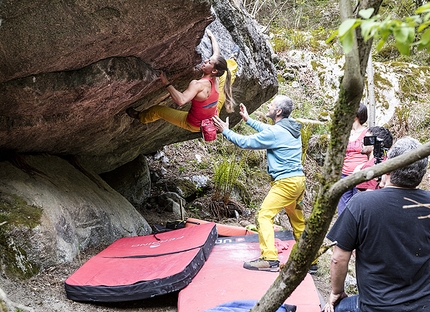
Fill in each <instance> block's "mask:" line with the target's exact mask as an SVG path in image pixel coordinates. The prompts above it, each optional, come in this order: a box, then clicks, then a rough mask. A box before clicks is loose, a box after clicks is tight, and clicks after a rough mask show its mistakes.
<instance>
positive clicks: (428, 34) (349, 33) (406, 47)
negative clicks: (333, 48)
mask: <svg viewBox="0 0 430 312" xmlns="http://www.w3.org/2000/svg"><path fill="white" fill-rule="evenodd" d="M373 13H374V9H373V8H369V9H366V10H361V11H360V12H359V16H360V17H361V18H357V19H353V18H349V19H346V20H345V21H343V22H342V24H341V25H340V26H339V28H338V30H336V31H335V32H334V33H333V35H332V36H331V37H330V38H329V39H328V40H327V41H328V42H330V41H331V40H333V39H334V38H335V37H336V36H338V37H339V40H340V42H341V44H342V46H343V48H344V52H345V54H348V53H349V52H350V51H351V50H352V49H353V42H354V31H355V30H356V28H357V27H360V29H361V35H362V37H363V39H364V41H365V42H367V41H368V40H369V39H371V38H375V39H377V40H378V43H377V45H376V50H377V51H380V50H381V49H382V47H383V46H384V45H385V43H386V42H387V40H388V39H389V38H390V36H393V37H394V39H395V46H396V48H397V49H398V50H399V52H400V53H401V54H403V55H410V52H411V48H412V47H415V46H416V47H417V48H418V50H424V49H426V50H427V52H430V28H429V27H428V26H430V3H427V4H425V5H423V6H421V7H419V8H418V9H417V10H415V14H416V15H412V16H407V17H405V18H404V20H400V19H392V18H391V17H387V18H385V19H384V20H381V15H379V14H377V15H373ZM372 15H373V16H372ZM417 36H418V37H419V36H420V39H419V40H416V37H417Z"/></svg>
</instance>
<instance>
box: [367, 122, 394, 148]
mask: <svg viewBox="0 0 430 312" xmlns="http://www.w3.org/2000/svg"><path fill="white" fill-rule="evenodd" d="M368 132H370V133H372V135H374V136H376V137H377V138H378V139H381V140H382V147H385V148H390V147H391V145H393V136H392V134H391V132H390V130H388V129H386V128H384V127H379V126H375V127H370V128H369V130H368Z"/></svg>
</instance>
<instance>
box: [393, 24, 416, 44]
mask: <svg viewBox="0 0 430 312" xmlns="http://www.w3.org/2000/svg"><path fill="white" fill-rule="evenodd" d="M414 34H415V29H414V28H413V27H400V28H396V29H394V31H393V35H394V38H396V41H397V42H401V43H404V44H407V43H410V42H411V41H410V39H411V38H412V40H413V38H414Z"/></svg>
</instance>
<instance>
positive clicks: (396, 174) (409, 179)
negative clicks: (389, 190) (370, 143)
mask: <svg viewBox="0 0 430 312" xmlns="http://www.w3.org/2000/svg"><path fill="white" fill-rule="evenodd" d="M421 145H422V144H421V143H420V142H418V140H416V139H414V138H411V137H403V138H401V139H399V140H397V142H396V143H395V144H394V145H393V146H392V147H391V149H390V150H389V151H388V154H387V156H388V158H389V159H391V158H394V157H397V156H400V155H403V154H404V153H407V152H409V151H412V150H414V149H416V148H418V147H419V146H421ZM427 165H428V158H427V157H425V158H423V159H420V160H417V161H416V162H414V163H412V164H410V165H408V166H406V167H403V168H400V169H396V170H393V171H391V172H390V182H391V183H392V184H393V185H395V186H400V187H408V188H415V187H417V186H418V185H419V184H420V183H421V180H422V179H423V177H424V175H425V173H426V171H427Z"/></svg>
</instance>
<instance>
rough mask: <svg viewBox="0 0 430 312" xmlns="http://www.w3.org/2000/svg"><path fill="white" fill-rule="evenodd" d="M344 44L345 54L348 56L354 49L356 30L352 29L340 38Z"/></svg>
mask: <svg viewBox="0 0 430 312" xmlns="http://www.w3.org/2000/svg"><path fill="white" fill-rule="evenodd" d="M339 39H340V42H341V43H342V47H343V52H345V54H348V53H349V52H351V51H352V48H353V47H354V30H353V29H350V30H349V31H348V32H347V33H346V34H345V35H344V36H343V37H342V38H339Z"/></svg>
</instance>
